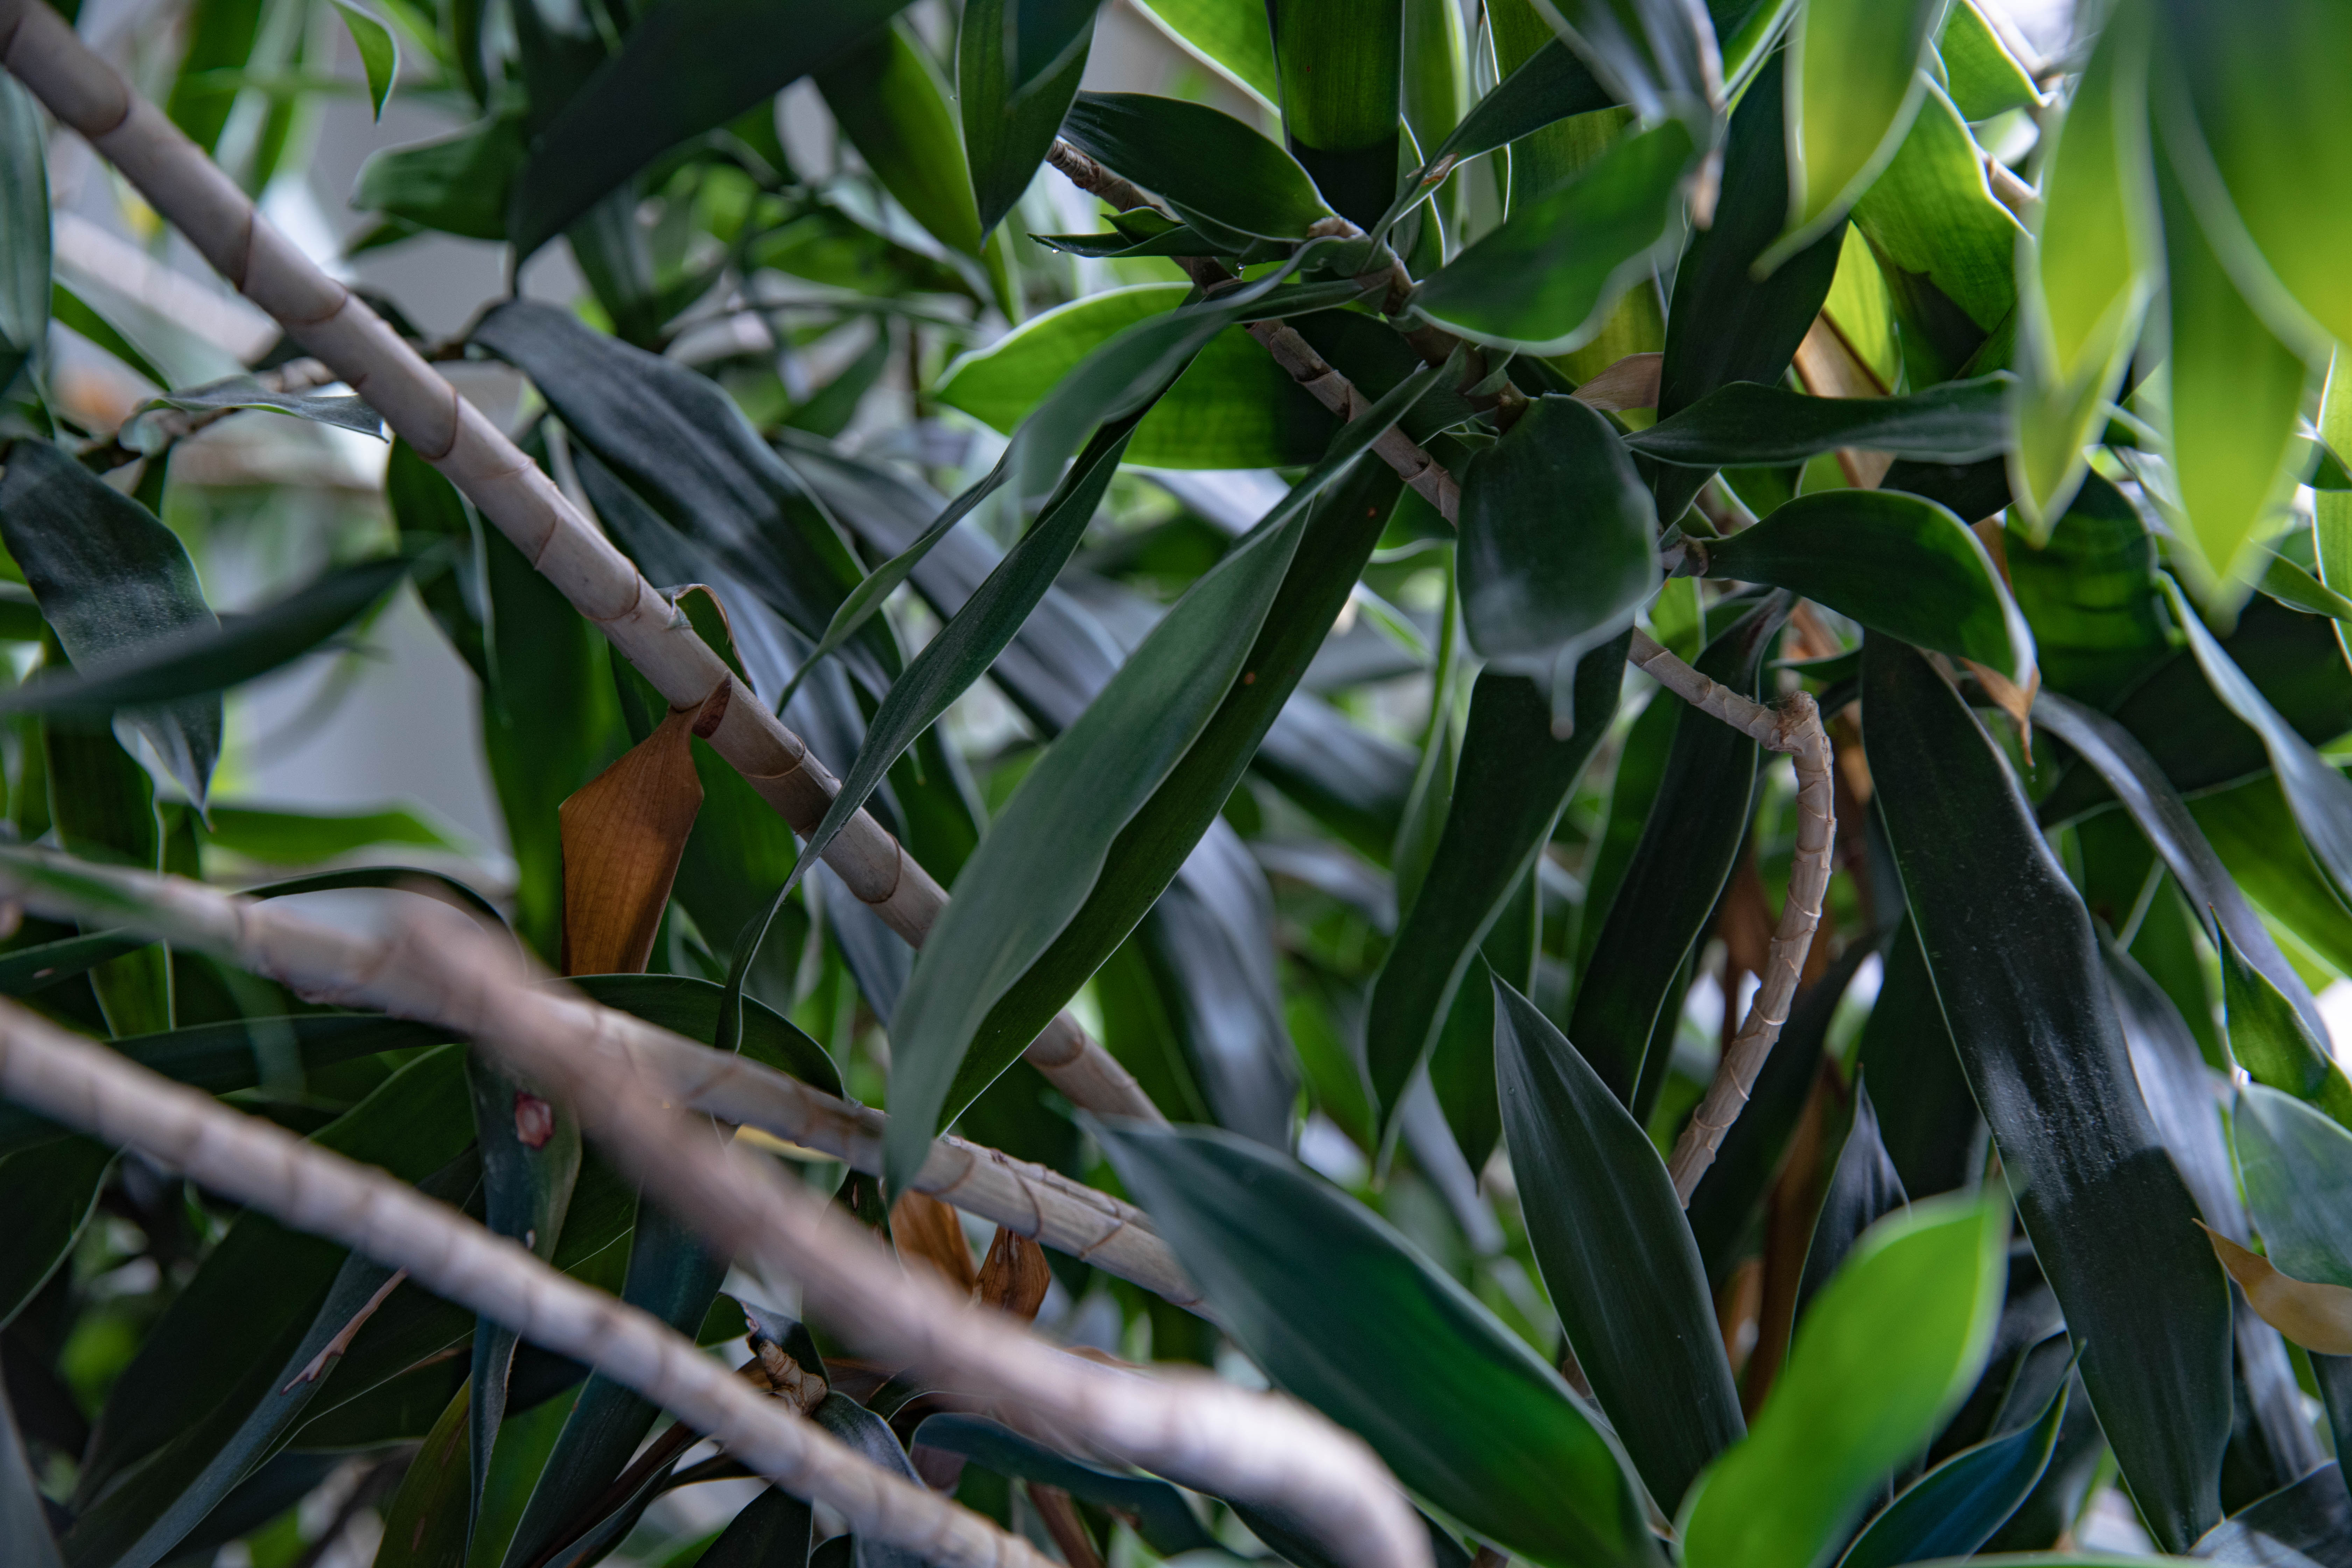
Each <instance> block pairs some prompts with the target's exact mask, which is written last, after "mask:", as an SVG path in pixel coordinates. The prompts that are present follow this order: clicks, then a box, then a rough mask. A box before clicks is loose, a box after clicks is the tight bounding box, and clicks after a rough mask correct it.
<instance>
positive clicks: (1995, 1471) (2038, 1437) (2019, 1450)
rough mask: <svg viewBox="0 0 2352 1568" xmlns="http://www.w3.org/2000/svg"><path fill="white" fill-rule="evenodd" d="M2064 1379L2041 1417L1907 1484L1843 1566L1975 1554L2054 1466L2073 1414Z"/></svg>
mask: <svg viewBox="0 0 2352 1568" xmlns="http://www.w3.org/2000/svg"><path fill="white" fill-rule="evenodd" d="M2067 1387H2068V1384H2067V1383H2066V1382H2064V1381H2062V1382H2061V1383H2060V1384H2058V1391H2057V1392H2056V1393H2055V1394H2052V1395H2051V1396H2050V1403H2049V1404H2048V1405H2046V1406H2044V1407H2043V1409H2042V1415H2040V1417H2039V1418H2037V1419H2035V1420H2033V1421H2032V1422H2029V1423H2027V1424H2026V1425H2025V1426H2020V1427H2019V1428H2018V1429H2017V1430H2016V1431H2014V1432H2010V1433H2005V1434H2003V1435H2001V1436H1997V1437H1988V1438H1986V1439H1985V1440H1984V1441H1983V1442H1981V1443H1979V1444H1977V1445H1976V1446H1975V1447H1971V1448H1964V1449H1962V1450H1961V1451H1960V1452H1958V1453H1957V1454H1955V1455H1953V1456H1952V1457H1951V1458H1948V1459H1946V1460H1945V1461H1944V1462H1943V1463H1942V1464H1940V1465H1937V1467H1936V1468H1933V1469H1931V1470H1929V1471H1928V1472H1927V1474H1926V1475H1924V1476H1921V1477H1920V1478H1919V1479H1917V1480H1916V1481H1914V1482H1912V1483H1911V1484H1910V1485H1909V1486H1908V1487H1906V1488H1905V1489H1904V1490H1903V1492H1902V1493H1901V1495H1899V1496H1898V1497H1896V1498H1895V1500H1894V1501H1893V1502H1891V1503H1889V1504H1888V1505H1887V1506H1886V1508H1885V1510H1884V1511H1883V1512H1881V1513H1880V1514H1879V1516H1878V1517H1877V1518H1875V1519H1874V1520H1872V1521H1870V1524H1869V1527H1868V1528H1867V1529H1865V1530H1864V1531H1863V1532H1862V1534H1861V1535H1859V1536H1858V1537H1856V1538H1855V1540H1854V1543H1853V1545H1852V1546H1849V1547H1847V1548H1846V1550H1845V1555H1844V1556H1843V1557H1841V1558H1839V1559H1838V1568H1895V1564H1897V1563H1923V1562H1927V1561H1929V1560H1931V1559H1940V1558H1959V1557H1967V1556H1969V1555H1971V1554H1973V1553H1974V1552H1976V1550H1977V1549H1978V1548H1979V1547H1980V1546H1982V1545H1983V1544H1984V1543H1985V1542H1988V1541H1990V1540H1991V1539H1992V1536H1993V1531H1997V1530H1999V1529H2000V1527H2001V1526H2002V1525H2003V1524H2004V1523H2006V1522H2007V1521H2008V1520H2009V1516H2010V1515H2011V1514H2012V1513H2015V1512H2016V1511H2017V1509H2018V1505H2019V1504H2021V1503H2022V1502H2023V1501H2024V1500H2025V1499H2026V1497H2027V1495H2028V1494H2030V1493H2031V1492H2032V1490H2033V1487H2034V1483H2036V1482H2037V1481H2039V1480H2041V1479H2042V1471H2043V1470H2044V1469H2046V1468H2049V1464H2050V1455H2051V1453H2052V1451H2053V1449H2055V1448H2056V1447H2057V1446H2058V1428H2059V1426H2060V1425H2061V1423H2063V1421H2064V1420H2065V1418H2066V1390H2067Z"/></svg>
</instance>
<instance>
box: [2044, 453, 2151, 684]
mask: <svg viewBox="0 0 2352 1568" xmlns="http://www.w3.org/2000/svg"><path fill="white" fill-rule="evenodd" d="M2007 556H2008V565H2009V585H2010V588H2011V591H2012V592H2013V593H2014V594H2015V595H2016V596H2017V605H2018V608H2019V609H2020V610H2021V611H2023V612H2024V615H2025V621H2026V625H2028V626H2032V628H2033V644H2034V657H2035V658H2036V659H2037V660H2038V661H2039V663H2040V664H2041V666H2042V686H2043V688H2044V689H2047V690H2053V691H2061V692H2063V693H2065V694H2066V695H2067V696H2069V697H2072V698H2074V699H2075V700H2078V701H2082V702H2087V703H2089V704H2091V705H2092V706H2093V707H2095V708H2108V707H2111V706H2113V704H2114V703H2115V701H2116V699H2117V698H2119V697H2121V696H2122V695H2123V694H2124V693H2125V692H2126V690H2128V689H2131V687H2132V686H2133V685H2135V684H2136V683H2137V681H2138V680H2139V679H2140V678H2141V677H2142V676H2143V675H2145V674H2147V671H2148V670H2149V669H2150V668H2153V667H2155V666H2156V665H2158V664H2160V663H2162V662H2163V661H2164V659H2165V658H2166V657H2167V656H2168V654H2169V652H2170V651H2171V650H2170V647H2169V645H2168V642H2167V640H2166V636H2165V622H2164V617H2163V615H2162V613H2161V612H2160V611H2159V610H2158V608H2157V595H2156V545H2155V542H2154V541H2153V540H2151V539H2150V538H2149V537H2148V532H2147V524H2146V523H2145V522H2143V521H2140V516H2139V513H2138V512H2137V511H2136V510H2133V508H2132V505H2131V503H2130V502H2129V501H2127V500H2125V499H2124V498H2123V496H2122V495H2121V494H2119V493H2118V492H2117V491H2116V488H2115V487H2114V486H2113V485H2111V484H2109V483H2107V481H2106V480H2105V479H2101V478H2099V477H2098V476H2097V475H2096V474H2092V475H2089V476H2087V477H2086V478H2085V479H2084V480H2083V485H2082V488H2081V489H2078V490H2076V491H2075V492H2074V503H2073V504H2072V505H2071V506H2069V507H2068V508H2067V509H2066V513H2065V515H2064V516H2063V517H2061V518H2060V519H2059V520H2058V522H2057V525H2056V527H2055V528H2053V530H2052V531H2051V532H2050V537H2049V540H2048V542H2046V543H2044V544H2042V546H2040V547H2039V548H2038V549H2011V550H2009V551H2008V552H2007Z"/></svg>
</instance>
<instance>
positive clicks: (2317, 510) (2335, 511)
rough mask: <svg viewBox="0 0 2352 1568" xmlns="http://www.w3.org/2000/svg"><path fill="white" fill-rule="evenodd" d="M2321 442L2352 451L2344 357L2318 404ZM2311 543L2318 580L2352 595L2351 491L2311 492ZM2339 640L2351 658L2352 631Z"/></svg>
mask: <svg viewBox="0 0 2352 1568" xmlns="http://www.w3.org/2000/svg"><path fill="white" fill-rule="evenodd" d="M2319 438H2320V440H2321V441H2323V442H2324V443H2326V446H2327V447H2328V448H2329V449H2331V450H2335V449H2345V448H2352V361H2347V360H2346V359H2345V358H2344V356H2343V355H2341V354H2338V355H2337V356H2336V364H2335V365H2334V366H2332V367H2330V369H2329V371H2328V374H2327V392H2326V396H2324V397H2323V398H2321V399H2320V404H2319ZM2311 522H2312V533H2311V542H2312V550H2313V553H2314V555H2315V557H2316V561H2317V564H2318V567H2319V580H2320V581H2321V582H2322V583H2324V584H2326V585H2327V586H2328V587H2329V588H2332V589H2334V590H2335V591H2336V593H2338V594H2344V593H2347V591H2352V491H2347V490H2338V489H2322V490H2315V491H2313V492H2312V498H2311ZM2336 642H2337V643H2338V645H2340V646H2341V647H2343V648H2344V650H2345V657H2346V658H2352V629H2347V627H2344V626H2338V627H2337V628H2336Z"/></svg>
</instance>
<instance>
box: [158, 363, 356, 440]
mask: <svg viewBox="0 0 2352 1568" xmlns="http://www.w3.org/2000/svg"><path fill="white" fill-rule="evenodd" d="M162 408H177V409H183V410H186V411H189V412H194V413H212V412H215V411H218V410H222V409H235V408H267V409H269V410H270V411H271V412H273V413H278V414H290V415H292V416H294V417H296V418H298V419H309V420H312V421H314V422H316V423H318V424H320V425H331V426H335V427H336V428H338V429H341V430H356V431H358V432H359V433H360V434H361V435H362V436H373V437H376V438H378V439H379V440H381V439H383V417H382V416H380V415H378V414H377V413H376V411H375V410H374V409H373V408H370V407H369V406H368V405H366V404H365V403H364V402H362V400H361V399H359V398H357V397H354V396H350V395H345V396H341V397H325V396H321V395H319V394H317V393H310V392H273V391H272V390H270V389H269V388H268V387H266V386H264V385H262V384H261V383H259V382H258V381H256V380H255V379H254V378H253V377H251V376H249V375H233V376H230V377H229V378H228V379H227V380H226V381H216V382H214V383H213V384H211V385H209V386H196V387H190V388H189V389H188V390H187V391H185V392H167V393H165V394H164V395H163V396H161V397H156V398H151V399H149V400H148V401H147V402H145V403H142V404H141V405H139V407H138V408H137V409H136V410H135V411H134V412H133V413H132V414H131V417H130V418H129V419H127V420H125V421H124V422H123V426H122V428H121V431H119V432H118V433H117V434H116V437H115V439H117V440H118V441H121V443H122V444H123V445H124V446H125V447H130V448H131V450H132V451H134V452H144V453H147V454H149V455H150V456H152V455H153V454H154V453H155V452H157V451H160V450H162V449H163V447H164V446H165V445H167V444H168V442H169V437H164V436H163V435H162V434H161V433H160V432H158V431H157V430H156V429H155V422H154V420H153V419H152V417H149V416H150V415H151V414H152V411H153V410H156V409H162Z"/></svg>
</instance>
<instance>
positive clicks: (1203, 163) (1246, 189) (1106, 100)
mask: <svg viewBox="0 0 2352 1568" xmlns="http://www.w3.org/2000/svg"><path fill="white" fill-rule="evenodd" d="M1372 30H1374V31H1377V30H1378V29H1376V28H1375V29H1372ZM1062 134H1063V135H1065V136H1066V137H1067V138H1068V139H1069V141H1070V142H1071V143H1072V145H1074V146H1076V148H1078V150H1079V151H1081V152H1083V153H1087V154H1089V155H1090V156H1092V157H1094V158H1096V159H1097V160H1099V161H1100V162H1101V163H1103V164H1104V165H1105V166H1106V167H1108V168H1110V169H1113V170H1116V171H1117V172H1118V173H1119V174H1125V175H1126V176H1127V177H1128V178H1129V179H1130V180H1133V181H1134V182H1135V183H1136V184H1139V185H1141V186H1143V187H1144V188H1145V189H1146V190H1149V191H1152V192H1155V193H1157V194H1158V195H1160V197H1162V198H1163V199H1165V200H1166V202H1167V203H1168V205H1170V206H1171V207H1172V208H1174V209H1175V212H1176V215H1177V216H1179V217H1181V218H1183V219H1185V220H1186V221H1187V222H1189V223H1192V225H1193V226H1195V227H1198V228H1200V229H1202V231H1203V232H1204V233H1207V234H1211V235H1217V236H1250V237H1257V238H1261V239H1290V240H1297V239H1304V238H1306V237H1307V231H1308V230H1309V229H1311V228H1313V227H1314V226H1315V225H1316V224H1317V223H1318V222H1320V221H1322V220H1323V219H1325V218H1328V217H1329V216H1331V209H1330V208H1329V207H1328V206H1327V205H1324V201H1323V197H1322V195H1320V194H1319V193H1318V191H1317V190H1316V188H1315V182H1314V181H1313V180H1312V179H1310V178H1308V177H1307V171H1306V170H1305V169H1302V168H1300V167H1299V166H1298V160H1297V159H1296V158H1293V157H1292V156H1291V155H1290V154H1289V153H1286V152H1284V151H1283V150H1282V149H1281V147H1279V146H1277V145H1276V143H1274V142H1269V141H1267V140H1266V139H1265V137H1263V136H1261V135H1259V134H1258V133H1257V132H1255V131H1253V130H1251V129H1250V128H1249V127H1248V126H1246V125H1244V124H1243V123H1242V122H1241V121H1238V120H1235V119H1234V117H1233V116H1231V115H1229V114H1225V113H1223V112H1222V111H1220V110H1214V109H1211V108H1210V107H1208V106H1207V105H1206V104H1201V103H1187V102H1185V101H1184V100H1181V99H1175V98H1152V97H1149V96H1147V95H1146V94H1143V93H1139V92H1082V93H1080V94H1078V96H1077V101H1076V103H1074V104H1072V105H1071V106H1070V112H1069V116H1068V118H1067V119H1066V120H1065V121H1063V123H1062Z"/></svg>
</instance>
